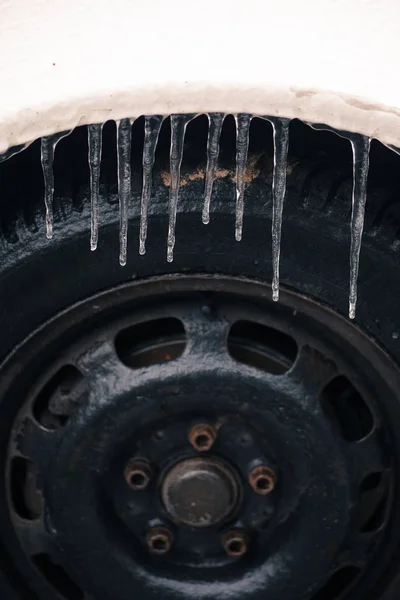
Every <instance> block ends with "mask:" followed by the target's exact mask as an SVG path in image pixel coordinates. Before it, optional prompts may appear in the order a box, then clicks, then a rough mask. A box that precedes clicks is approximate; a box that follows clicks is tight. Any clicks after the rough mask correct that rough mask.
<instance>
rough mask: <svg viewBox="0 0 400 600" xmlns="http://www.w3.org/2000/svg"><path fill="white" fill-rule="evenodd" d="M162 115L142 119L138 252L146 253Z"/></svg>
mask: <svg viewBox="0 0 400 600" xmlns="http://www.w3.org/2000/svg"><path fill="white" fill-rule="evenodd" d="M163 119H164V117H162V116H161V115H154V116H152V117H146V118H145V120H144V146H143V187H142V198H141V202H140V233H139V254H145V253H146V238H147V208H148V205H149V201H150V198H151V185H152V177H153V166H154V161H155V157H156V148H157V142H158V136H159V134H160V129H161V125H162V122H163Z"/></svg>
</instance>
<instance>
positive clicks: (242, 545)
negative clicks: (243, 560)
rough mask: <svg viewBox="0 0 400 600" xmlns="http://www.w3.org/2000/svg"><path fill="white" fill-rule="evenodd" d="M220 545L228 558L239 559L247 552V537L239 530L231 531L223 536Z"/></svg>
mask: <svg viewBox="0 0 400 600" xmlns="http://www.w3.org/2000/svg"><path fill="white" fill-rule="evenodd" d="M222 545H223V547H224V550H225V552H226V553H227V555H228V556H231V557H232V558H240V557H241V556H243V555H244V554H246V552H247V547H248V540H247V535H246V533H245V532H244V531H241V530H240V529H231V530H230V531H228V532H227V533H226V534H225V535H224V536H223V538H222Z"/></svg>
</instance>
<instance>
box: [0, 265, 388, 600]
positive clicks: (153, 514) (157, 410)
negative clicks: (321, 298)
mask: <svg viewBox="0 0 400 600" xmlns="http://www.w3.org/2000/svg"><path fill="white" fill-rule="evenodd" d="M267 293H268V292H267V288H265V287H264V286H262V285H260V284H255V283H251V282H246V281H243V280H238V279H236V280H235V279H227V278H209V277H208V278H207V277H204V278H203V277H197V278H191V277H181V276H180V277H169V278H167V279H165V280H157V281H148V282H142V283H138V284H134V285H130V286H125V287H124V288H119V289H118V290H113V291H110V292H108V293H105V294H102V295H100V296H98V297H96V298H94V299H91V300H89V301H87V302H85V303H82V304H80V305H79V306H76V307H73V308H72V309H70V310H68V311H66V312H65V313H63V314H62V315H60V316H59V317H57V318H56V319H55V320H54V322H52V323H51V324H49V325H48V326H45V327H44V328H43V329H42V331H41V332H39V333H38V334H37V335H35V336H33V337H32V338H30V340H28V341H27V342H26V343H25V344H23V345H22V346H21V348H20V349H19V351H17V353H16V354H15V356H13V357H12V358H10V360H9V361H8V362H7V363H6V364H5V365H4V366H3V373H4V374H5V375H4V381H5V382H6V385H5V386H3V390H2V396H3V398H4V405H5V407H6V409H7V410H8V413H9V415H10V416H9V424H10V426H11V436H10V441H9V445H8V451H7V453H6V456H4V458H5V470H6V478H7V479H6V480H7V490H8V493H7V500H6V501H7V505H8V516H9V521H8V520H7V529H8V530H10V531H11V534H12V535H11V538H12V542H8V546H9V552H10V553H11V554H12V555H13V556H14V560H16V561H18V562H21V556H24V560H23V561H22V568H23V570H24V572H25V574H27V575H28V573H29V577H30V580H32V581H33V585H34V587H35V588H36V589H37V590H38V591H39V593H41V594H43V596H44V597H46V598H47V597H49V598H52V597H53V596H52V594H53V592H52V588H53V587H54V586H55V589H56V591H57V592H58V593H59V594H61V596H62V597H65V598H67V599H74V598H85V597H86V595H87V596H88V597H89V596H93V595H94V597H97V596H98V597H108V596H112V594H113V590H114V589H115V581H116V580H117V581H118V593H119V596H118V597H121V599H125V598H128V597H130V596H131V594H132V589H133V588H134V589H135V591H136V590H137V592H136V593H137V594H138V595H139V597H143V598H145V597H146V595H148V597H151V595H152V594H153V593H155V590H158V592H157V593H161V592H162V593H163V594H164V596H165V597H171V598H172V597H174V598H176V597H183V598H187V597H190V596H195V597H198V596H199V595H200V593H201V594H202V595H203V596H204V593H206V597H210V598H211V597H215V596H216V594H221V593H222V594H223V593H226V594H231V596H232V594H234V595H233V597H236V596H239V595H240V596H241V597H242V596H243V594H246V596H245V597H249V598H259V597H260V598H261V597H264V596H265V594H267V593H269V595H270V596H269V597H272V598H275V597H278V596H279V597H280V598H288V599H289V598H292V597H293V596H294V595H295V596H296V597H304V598H313V599H314V598H317V597H319V596H318V594H323V597H324V598H332V599H336V598H339V597H342V596H343V594H345V595H346V597H347V595H348V597H354V598H357V597H360V590H362V589H368V588H367V587H366V586H367V585H368V586H369V587H370V586H371V582H372V583H374V582H375V581H376V582H377V581H378V579H379V576H380V575H381V574H382V572H383V568H384V567H385V565H386V563H387V557H388V556H389V554H390V555H391V554H393V552H394V550H395V548H394V547H393V542H394V539H395V538H394V533H393V532H394V531H395V530H396V528H397V524H396V523H395V518H396V517H395V515H394V512H393V511H392V506H393V503H394V502H395V493H396V490H395V481H396V478H395V474H396V469H397V464H396V463H397V461H396V460H395V459H394V457H395V456H396V454H397V449H396V448H395V445H394V440H393V437H392V431H391V424H390V422H391V420H392V419H393V418H394V415H395V413H396V411H398V406H397V398H396V395H395V393H394V392H393V389H395V382H396V377H398V372H397V367H396V366H395V365H393V364H392V363H391V362H390V361H389V359H388V358H387V357H386V356H385V355H384V354H383V352H382V351H380V350H379V349H378V348H377V346H376V345H375V344H373V343H372V342H371V341H370V340H367V339H366V338H365V337H364V336H363V334H362V333H361V332H359V331H357V329H356V328H355V327H354V326H352V325H350V324H349V323H347V322H345V321H344V320H342V319H340V318H339V317H337V316H336V315H335V314H333V313H332V312H330V311H328V310H327V309H324V308H322V307H320V306H318V305H316V304H313V303H311V302H309V301H306V300H304V299H301V298H298V297H296V296H295V295H292V294H288V293H286V294H285V295H284V298H283V303H282V305H281V306H279V307H277V306H276V305H275V304H274V305H273V304H272V303H270V302H269V300H267V299H266V298H267ZM71 324H72V326H71ZM249 332H250V333H249ZM39 347H40V348H41V350H42V351H41V352H40V353H39V352H38V348H39ZM55 356H58V358H57V359H56V360H54V357H55ZM27 359H28V362H26V361H27ZM50 359H51V362H49V361H50ZM16 360H19V361H22V362H23V364H24V365H27V366H26V369H25V373H26V376H25V378H24V381H23V382H22V381H21V380H19V381H18V379H17V378H13V377H7V376H6V375H7V372H10V368H11V365H12V364H13V362H14V361H16ZM51 363H52V364H51ZM49 364H50V368H49V367H48V365H49ZM44 365H46V368H44ZM15 396H17V397H19V398H21V399H22V400H23V404H22V407H21V409H20V410H19V411H18V413H17V414H16V411H15V408H13V407H12V406H13V404H14V406H15V402H14V403H13V402H12V398H15ZM198 427H200V428H201V427H202V428H203V429H200V434H201V435H202V434H204V432H206V433H207V432H208V434H209V436H210V437H209V438H208V442H210V441H211V445H209V446H207V448H206V449H205V450H203V449H202V448H201V447H199V446H198V445H196V442H195V441H194V440H196V439H200V437H198V438H196V435H194V434H193V431H195V432H196V431H198V430H197V429H196V428H198ZM207 428H208V429H207ZM192 434H193V435H192ZM193 436H194V437H193ZM206 437H207V436H206ZM199 460H200V461H201V465H200V467H199ZM138 463H140V465H139V466H140V468H139V469H138ZM195 463H196V464H195ZM132 465H133V467H134V468H133V470H132ZM127 469H130V471H129V473H130V474H132V473H136V474H137V473H139V474H140V475H141V476H143V475H144V479H145V482H146V477H147V483H146V485H144V487H140V484H143V479H142V480H140V478H139V479H138V480H132V479H130V480H129V482H130V484H129V482H128V480H127ZM135 469H136V470H135ZM263 469H264V470H263ZM265 469H267V471H265ZM180 471H183V472H184V473H185V476H186V475H187V473H189V474H190V477H189V484H187V481H186V483H185V485H189V487H186V488H185V487H183V488H182V481H184V478H183V479H182V476H181V475H180ZM199 473H200V475H199ZM268 473H269V475H268ZM132 481H133V485H132ZM135 481H136V484H135ZM171 481H172V484H171ZM258 481H259V482H260V486H261V487H260V489H258V488H257V482H258ZM204 482H206V484H207V485H209V488H208V491H209V494H208V495H207V494H206V493H205V494H204V496H205V497H206V498H205V499H203V502H199V506H197V507H195V508H196V509H198V512H196V511H195V512H196V515H195V516H193V515H191V516H190V517H188V513H187V507H185V508H186V512H185V513H184V517H183V516H182V514H183V513H182V500H184V499H185V498H186V497H187V496H188V493H189V494H190V493H191V491H192V492H193V494H194V496H195V497H196V498H198V497H199V490H201V489H202V487H203V488H204ZM138 483H139V488H140V489H137V487H136V488H135V485H136V486H137V484H138ZM191 486H192V487H191ZM265 486H267V487H265ZM268 486H270V487H268ZM182 489H183V490H184V491H183V492H182ZM171 490H172V492H173V493H172V492H171ZM188 490H189V492H188ZM265 490H267V493H264V492H265ZM174 494H175V495H174ZM210 494H211V496H213V494H214V499H215V498H216V497H218V498H221V497H222V498H225V500H222V501H221V504H220V505H219V506H218V507H217V508H218V510H217V508H216V507H215V502H214V504H213V503H211V505H210V503H209V496H210ZM224 494H225V496H224ZM21 498H22V500H21ZM171 498H173V500H171ZM207 502H208V504H207ZM171 503H172V504H171ZM210 507H211V511H212V509H213V508H215V514H210ZM207 511H208V512H207ZM189 512H190V511H189ZM205 514H210V518H209V521H207V519H206V521H204V515H205ZM190 519H191V520H190ZM196 519H197V521H196ZM199 523H201V526H199ZM389 523H392V525H393V527H389V526H388V525H389ZM391 536H392V537H391ZM158 550H159V551H158ZM230 550H232V551H230ZM378 555H379V556H380V559H379V560H378V559H377V556H378ZM67 556H68V559H66V557H67ZM372 558H374V568H371V564H372V562H371V561H372ZM384 558H385V560H384ZM380 563H381V564H380ZM99 567H101V568H99ZM367 567H370V568H369V569H368V568H367ZM57 569H62V573H63V576H62V577H60V574H59V571H57ZM339 580H340V581H339ZM57 581H58V583H57ZM60 581H62V583H61V586H60V583H59V582H60ZM338 582H339V583H338ZM204 586H207V588H205V587H204ZM323 586H324V587H323ZM321 587H322V591H320V592H318V591H317V589H318V588H321ZM205 589H206V592H204V590H205ZM282 589H285V590H287V591H285V592H284V593H283V592H282ZM224 590H225V591H224ZM114 593H115V592H114ZM285 594H286V595H285ZM329 594H330V595H329ZM321 597H322V596H321Z"/></svg>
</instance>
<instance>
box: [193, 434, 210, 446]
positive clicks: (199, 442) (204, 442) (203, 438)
mask: <svg viewBox="0 0 400 600" xmlns="http://www.w3.org/2000/svg"><path fill="white" fill-rule="evenodd" d="M209 444H210V438H209V437H208V435H205V434H202V435H198V436H197V437H196V446H197V447H198V448H208V446H209Z"/></svg>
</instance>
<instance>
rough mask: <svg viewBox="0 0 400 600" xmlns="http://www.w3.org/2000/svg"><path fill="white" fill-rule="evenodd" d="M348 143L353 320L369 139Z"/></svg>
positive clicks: (364, 138) (354, 138) (365, 198)
mask: <svg viewBox="0 0 400 600" xmlns="http://www.w3.org/2000/svg"><path fill="white" fill-rule="evenodd" d="M350 143H351V148H352V151H353V196H352V213H351V244H350V294H349V317H350V319H354V318H355V316H356V303H357V278H358V267H359V260H360V250H361V241H362V234H363V229H364V216H365V203H366V200H367V181H368V169H369V149H370V145H371V138H368V137H365V136H353V137H351V138H350Z"/></svg>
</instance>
